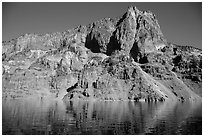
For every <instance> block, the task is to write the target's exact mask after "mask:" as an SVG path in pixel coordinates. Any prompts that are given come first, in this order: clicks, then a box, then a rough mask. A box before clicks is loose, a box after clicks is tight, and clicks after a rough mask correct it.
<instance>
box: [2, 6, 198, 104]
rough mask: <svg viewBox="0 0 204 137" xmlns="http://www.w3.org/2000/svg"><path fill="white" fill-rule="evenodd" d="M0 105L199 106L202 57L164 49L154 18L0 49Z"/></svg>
mask: <svg viewBox="0 0 204 137" xmlns="http://www.w3.org/2000/svg"><path fill="white" fill-rule="evenodd" d="M2 92H3V97H4V98H6V97H8V98H10V97H12V98H17V97H27V96H40V97H53V98H59V99H64V100H70V99H71V100H72V99H83V100H89V99H97V100H137V101H139V100H141V101H142V100H146V101H165V100H167V99H171V100H180V101H185V100H197V99H201V96H202V93H201V92H202V51H201V50H200V49H196V48H193V47H186V46H178V45H176V44H172V43H169V42H167V40H166V39H165V37H164V35H163V34H162V31H161V29H160V26H159V24H158V21H157V19H156V16H155V15H154V14H153V13H151V12H149V11H139V10H138V9H137V8H136V7H129V8H128V10H127V12H126V13H125V14H124V15H123V16H122V17H120V18H104V19H101V20H99V21H96V22H93V23H91V24H89V25H87V26H78V27H77V28H74V29H70V30H66V31H64V32H61V33H60V32H57V33H51V34H45V35H38V34H25V35H23V36H21V37H19V38H17V39H13V40H11V41H7V42H3V43H2Z"/></svg>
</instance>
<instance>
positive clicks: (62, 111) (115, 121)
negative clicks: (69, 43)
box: [2, 98, 202, 135]
mask: <svg viewBox="0 0 204 137" xmlns="http://www.w3.org/2000/svg"><path fill="white" fill-rule="evenodd" d="M2 103H3V106H2V112H3V113H2V133H3V134H95V135H96V134H106V135H111V134H202V105H201V103H188V102H185V103H180V102H163V103H145V102H128V101H115V102H111V101H98V102H86V101H74V102H71V101H67V102H63V101H59V100H47V99H42V100H41V99H37V98H30V99H29V98H28V99H15V100H11V99H10V100H3V101H2Z"/></svg>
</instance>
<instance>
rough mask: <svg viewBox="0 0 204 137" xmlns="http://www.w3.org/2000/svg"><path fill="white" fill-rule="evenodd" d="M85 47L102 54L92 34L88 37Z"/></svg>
mask: <svg viewBox="0 0 204 137" xmlns="http://www.w3.org/2000/svg"><path fill="white" fill-rule="evenodd" d="M85 47H86V48H88V49H90V50H91V51H92V52H93V53H100V46H99V44H98V41H97V40H96V38H95V37H93V36H92V32H91V33H89V34H88V35H87V36H86V42H85Z"/></svg>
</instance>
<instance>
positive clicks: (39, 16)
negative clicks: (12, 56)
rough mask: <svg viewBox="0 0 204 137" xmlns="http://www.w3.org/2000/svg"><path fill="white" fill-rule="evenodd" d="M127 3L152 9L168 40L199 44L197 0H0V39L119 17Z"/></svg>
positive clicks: (199, 46) (199, 15)
mask: <svg viewBox="0 0 204 137" xmlns="http://www.w3.org/2000/svg"><path fill="white" fill-rule="evenodd" d="M129 6H136V7H137V8H138V9H139V10H142V11H143V10H149V11H151V12H153V13H154V14H155V15H156V17H157V19H158V22H159V25H160V27H161V30H162V32H163V34H164V36H165V38H166V39H167V41H168V42H172V43H175V44H178V45H183V46H186V45H188V46H194V47H197V48H200V49H201V48H202V3H201V2H194V3H189V2H188V3H187V2H180V3H178V2H174V3H173V2H170V3H168V2H163V3H159V2H153V3H151V2H144V3H142V2H138V3H137V2H134V3H133V2H111V3H110V2H95V3H90V2H84V3H82V2H77V3H71V2H66V3H63V2H59V3H57V2H55V3H53V2H52V3H41V2H40V3H32V2H27V3H22V2H18V3H14V2H3V3H2V40H3V41H8V40H11V39H13V38H17V37H19V36H21V35H23V34H25V33H38V34H45V33H51V32H62V31H65V30H67V29H71V28H75V27H77V26H79V25H88V24H89V23H92V22H94V21H97V20H99V19H102V18H105V17H110V18H114V17H119V16H122V15H123V14H124V13H125V12H126V11H127V8H128V7H129Z"/></svg>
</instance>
